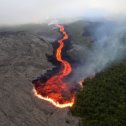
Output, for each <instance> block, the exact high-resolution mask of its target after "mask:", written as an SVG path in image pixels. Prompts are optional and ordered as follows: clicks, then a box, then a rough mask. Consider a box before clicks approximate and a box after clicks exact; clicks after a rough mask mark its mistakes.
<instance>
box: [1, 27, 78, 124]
mask: <svg viewBox="0 0 126 126" xmlns="http://www.w3.org/2000/svg"><path fill="white" fill-rule="evenodd" d="M28 27H29V26H28ZM25 28H26V27H23V28H22V27H20V28H17V27H16V28H1V31H0V80H1V81H0V126H59V124H60V126H77V125H78V118H75V117H73V116H72V115H71V112H70V110H69V109H68V108H66V109H62V110H61V109H58V108H55V107H54V106H53V105H51V104H50V103H48V102H45V101H43V100H40V99H38V98H37V97H35V96H34V94H33V91H32V89H33V85H32V80H33V79H35V77H37V76H38V75H41V74H42V73H45V72H46V70H48V69H52V68H53V66H52V64H51V63H49V62H48V61H47V57H46V54H49V55H52V52H53V48H52V46H51V44H50V42H53V41H55V40H56V39H57V38H58V36H59V34H58V33H57V32H56V31H55V33H54V31H51V30H50V29H48V27H47V28H46V30H45V29H44V28H42V30H43V31H39V30H38V27H36V26H35V28H34V27H33V26H32V29H31V26H30V28H26V29H25ZM36 29H37V30H36ZM44 31H46V32H44ZM48 31H51V32H50V33H49V32H48ZM50 35H51V36H50Z"/></svg>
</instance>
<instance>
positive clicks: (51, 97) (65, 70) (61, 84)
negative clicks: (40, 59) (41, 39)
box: [33, 24, 75, 108]
mask: <svg viewBox="0 0 126 126" xmlns="http://www.w3.org/2000/svg"><path fill="white" fill-rule="evenodd" d="M56 27H58V28H59V29H60V32H61V33H62V34H63V37H62V38H61V39H60V40H58V44H59V47H58V48H57V49H56V54H55V57H56V59H57V61H59V62H60V63H61V66H62V68H61V70H60V71H59V73H58V74H55V75H53V76H52V77H50V78H49V79H48V80H47V81H46V82H44V83H41V82H40V81H37V82H36V83H34V89H33V91H34V94H35V96H37V97H38V98H40V99H43V100H46V101H48V102H50V103H52V104H53V105H55V106H56V107H59V108H65V107H72V105H73V104H74V101H75V91H73V90H72V89H71V87H70V84H69V83H68V82H65V81H64V78H65V77H66V76H68V75H69V74H70V73H71V72H72V67H71V65H70V63H69V62H67V61H66V60H63V59H62V49H63V47H64V41H65V40H67V39H68V34H67V33H66V32H65V30H64V26H62V25H60V24H56Z"/></svg>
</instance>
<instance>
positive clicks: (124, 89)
mask: <svg viewBox="0 0 126 126" xmlns="http://www.w3.org/2000/svg"><path fill="white" fill-rule="evenodd" d="M83 85H84V88H83V89H82V90H80V91H79V92H78V93H77V98H76V102H75V105H74V107H73V108H72V113H73V115H75V116H78V117H81V121H80V126H126V61H123V62H120V63H115V64H113V65H112V66H111V67H109V68H107V69H105V70H104V71H102V72H100V73H98V74H96V75H95V77H94V78H91V79H90V78H89V79H86V80H85V81H84V83H83Z"/></svg>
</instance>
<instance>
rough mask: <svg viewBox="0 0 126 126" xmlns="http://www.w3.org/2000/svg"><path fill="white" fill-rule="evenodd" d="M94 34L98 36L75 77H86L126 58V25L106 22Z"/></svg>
mask: <svg viewBox="0 0 126 126" xmlns="http://www.w3.org/2000/svg"><path fill="white" fill-rule="evenodd" d="M92 35H93V36H94V38H96V40H95V42H94V43H93V45H92V48H91V49H90V50H88V52H89V53H88V54H87V56H86V57H87V58H86V59H85V63H84V64H83V65H82V66H80V67H78V68H77V70H76V75H75V78H77V79H79V80H80V79H85V78H88V77H91V76H94V75H95V74H96V73H98V72H100V71H102V70H104V69H105V68H107V67H108V66H110V65H111V64H112V63H113V62H116V61H120V60H122V59H124V58H126V54H125V52H126V37H125V36H126V26H125V25H123V24H122V23H121V24H119V23H104V24H102V25H100V26H99V27H97V28H96V29H95V30H94V31H93V33H92Z"/></svg>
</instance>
